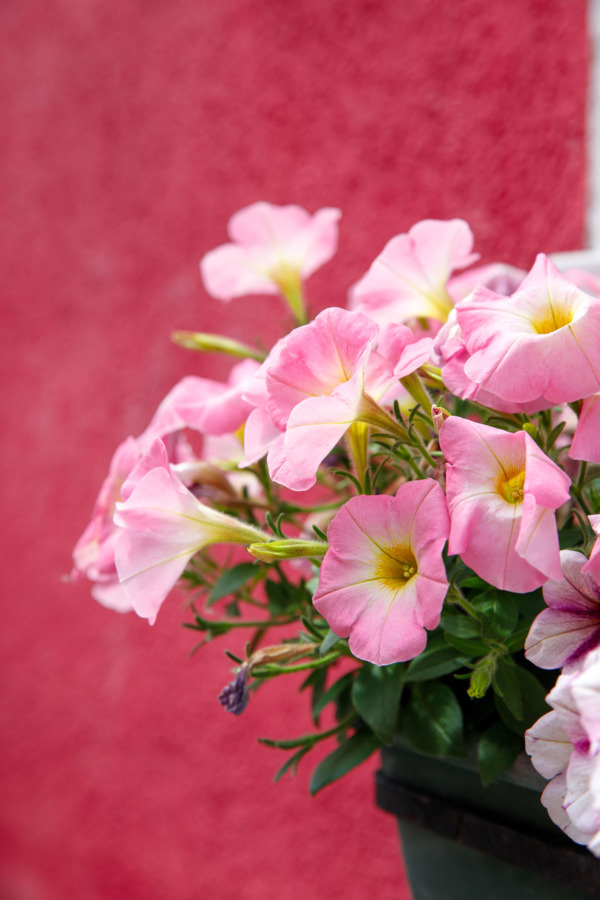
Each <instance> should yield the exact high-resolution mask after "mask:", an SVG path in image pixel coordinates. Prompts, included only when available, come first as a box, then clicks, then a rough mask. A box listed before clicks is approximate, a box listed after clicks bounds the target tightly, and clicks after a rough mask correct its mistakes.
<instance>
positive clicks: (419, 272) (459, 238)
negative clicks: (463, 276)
mask: <svg viewBox="0 0 600 900" xmlns="http://www.w3.org/2000/svg"><path fill="white" fill-rule="evenodd" d="M472 249H473V234H472V232H471V229H470V228H469V226H468V225H467V223H466V222H463V221H462V219H451V220H449V221H441V220H437V219H425V220H423V221H422V222H417V224H416V225H413V227H412V228H411V229H410V231H409V232H408V233H407V234H399V235H397V236H396V237H394V238H392V239H391V241H389V242H388V243H387V244H386V245H385V247H384V248H383V250H382V252H381V253H380V254H379V256H378V257H377V258H376V259H375V261H374V262H373V263H372V265H371V267H370V269H369V271H368V272H367V273H366V275H363V277H362V278H361V279H360V281H358V282H357V283H356V284H355V285H354V287H353V288H352V290H351V292H350V307H351V308H352V309H357V310H360V311H361V312H363V313H366V314H367V315H368V316H370V317H371V318H372V319H374V320H375V321H377V322H379V323H386V322H407V321H408V320H409V319H413V318H426V319H437V320H438V321H440V322H444V321H445V320H446V317H447V316H448V313H449V312H450V310H451V309H452V306H453V302H452V299H451V297H450V296H449V293H448V279H449V278H450V275H451V274H452V272H453V271H454V270H455V269H463V268H465V266H469V265H471V263H473V262H475V260H476V259H477V258H478V255H479V254H477V253H472V252H471V251H472Z"/></svg>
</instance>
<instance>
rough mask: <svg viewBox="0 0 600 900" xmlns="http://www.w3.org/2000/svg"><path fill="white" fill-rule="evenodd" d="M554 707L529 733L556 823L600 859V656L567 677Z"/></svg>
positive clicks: (545, 801) (558, 688)
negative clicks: (546, 781) (547, 782)
mask: <svg viewBox="0 0 600 900" xmlns="http://www.w3.org/2000/svg"><path fill="white" fill-rule="evenodd" d="M546 700H547V702H548V703H549V704H550V706H551V707H552V712H549V713H547V714H546V715H545V716H543V717H542V718H541V719H539V720H538V722H536V723H535V725H533V726H532V727H531V728H530V729H529V730H528V731H527V732H526V733H525V749H526V750H527V753H528V754H529V755H530V756H531V761H532V763H533V765H534V766H535V768H536V769H537V770H538V772H539V773H540V775H543V776H544V778H548V779H551V781H550V782H549V784H548V785H547V787H546V789H545V790H544V793H543V794H542V803H543V804H544V806H545V807H546V809H547V810H548V813H549V815H550V818H551V819H552V820H553V822H555V823H556V825H558V826H559V828H561V829H562V830H563V831H564V832H565V833H566V834H568V836H569V837H570V838H571V839H572V840H574V841H575V842H576V843H578V844H586V845H587V846H588V848H589V849H590V850H591V851H592V853H594V854H595V855H596V856H600V651H598V650H595V651H594V652H592V653H589V654H588V655H587V656H586V657H585V659H584V660H583V662H582V665H581V667H580V668H577V667H572V668H571V669H569V671H568V672H565V673H563V674H562V675H561V676H560V677H559V679H558V681H557V682H556V686H555V687H554V688H553V690H552V691H551V692H550V694H549V695H548V696H547V698H546Z"/></svg>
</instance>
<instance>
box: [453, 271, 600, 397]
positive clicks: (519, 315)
mask: <svg viewBox="0 0 600 900" xmlns="http://www.w3.org/2000/svg"><path fill="white" fill-rule="evenodd" d="M456 315H457V319H458V324H459V325H460V328H461V332H462V337H463V340H464V342H465V346H466V349H467V351H468V353H469V358H468V360H467V361H466V363H465V366H464V371H465V374H466V375H467V377H468V378H470V379H471V380H472V381H475V382H476V383H477V384H478V385H480V387H481V388H483V389H484V390H486V391H489V392H490V393H491V394H495V395H497V396H498V397H501V398H502V399H503V400H505V401H508V402H510V403H528V402H530V401H535V403H536V404H539V403H541V402H545V403H546V404H556V403H570V402H572V401H574V400H580V399H581V398H583V397H588V396H590V395H591V394H593V393H595V392H596V391H598V390H600V363H599V362H598V360H599V359H600V300H598V299H597V298H595V297H592V296H591V295H590V294H587V293H585V292H584V291H581V290H580V289H579V288H577V287H576V286H575V285H574V284H572V283H571V282H570V281H568V280H567V279H566V278H565V277H564V275H561V273H560V272H559V271H558V269H557V268H556V266H555V265H554V264H553V263H552V262H550V260H549V259H548V258H547V257H546V256H544V254H543V253H540V254H539V256H538V257H537V259H536V262H535V265H534V266H533V268H532V270H531V272H529V274H528V275H527V277H526V278H525V280H524V281H523V283H522V284H521V286H520V288H519V289H518V290H517V291H516V293H514V294H513V295H512V296H511V297H508V298H506V297H500V296H499V295H497V294H495V293H494V292H492V291H490V290H488V289H487V288H482V287H479V288H476V289H475V291H474V292H473V293H472V294H471V295H470V296H469V297H468V298H466V299H465V300H463V301H462V302H461V303H459V304H458V305H457V307H456ZM541 408H543V407H542V406H541V405H539V406H538V409H541Z"/></svg>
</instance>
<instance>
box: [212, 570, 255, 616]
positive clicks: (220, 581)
mask: <svg viewBox="0 0 600 900" xmlns="http://www.w3.org/2000/svg"><path fill="white" fill-rule="evenodd" d="M251 578H262V572H261V570H260V568H259V566H257V565H255V564H254V563H240V564H239V565H238V566H234V567H233V568H232V569H227V571H225V572H223V574H222V575H221V576H220V577H219V578H217V580H216V581H215V583H214V584H213V586H212V588H211V591H210V594H209V595H208V601H207V602H208V605H209V606H210V605H211V604H213V603H216V602H217V600H221V598H222V597H227V596H228V595H229V594H234V593H235V592H236V591H238V590H239V589H240V588H241V587H243V586H244V585H245V584H247V583H248V581H250V579H251Z"/></svg>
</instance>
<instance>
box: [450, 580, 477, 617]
mask: <svg viewBox="0 0 600 900" xmlns="http://www.w3.org/2000/svg"><path fill="white" fill-rule="evenodd" d="M447 599H448V603H456V605H457V606H460V608H461V609H463V610H464V611H465V612H466V613H467V615H469V616H471V617H472V618H473V619H477V621H478V622H479V621H481V614H480V612H479V610H478V609H476V608H475V607H474V606H473V604H472V603H470V602H469V601H468V600H467V598H466V597H464V596H463V594H461V592H460V591H459V590H458V588H457V587H456V586H455V585H451V586H450V590H449V591H448V598H447Z"/></svg>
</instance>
